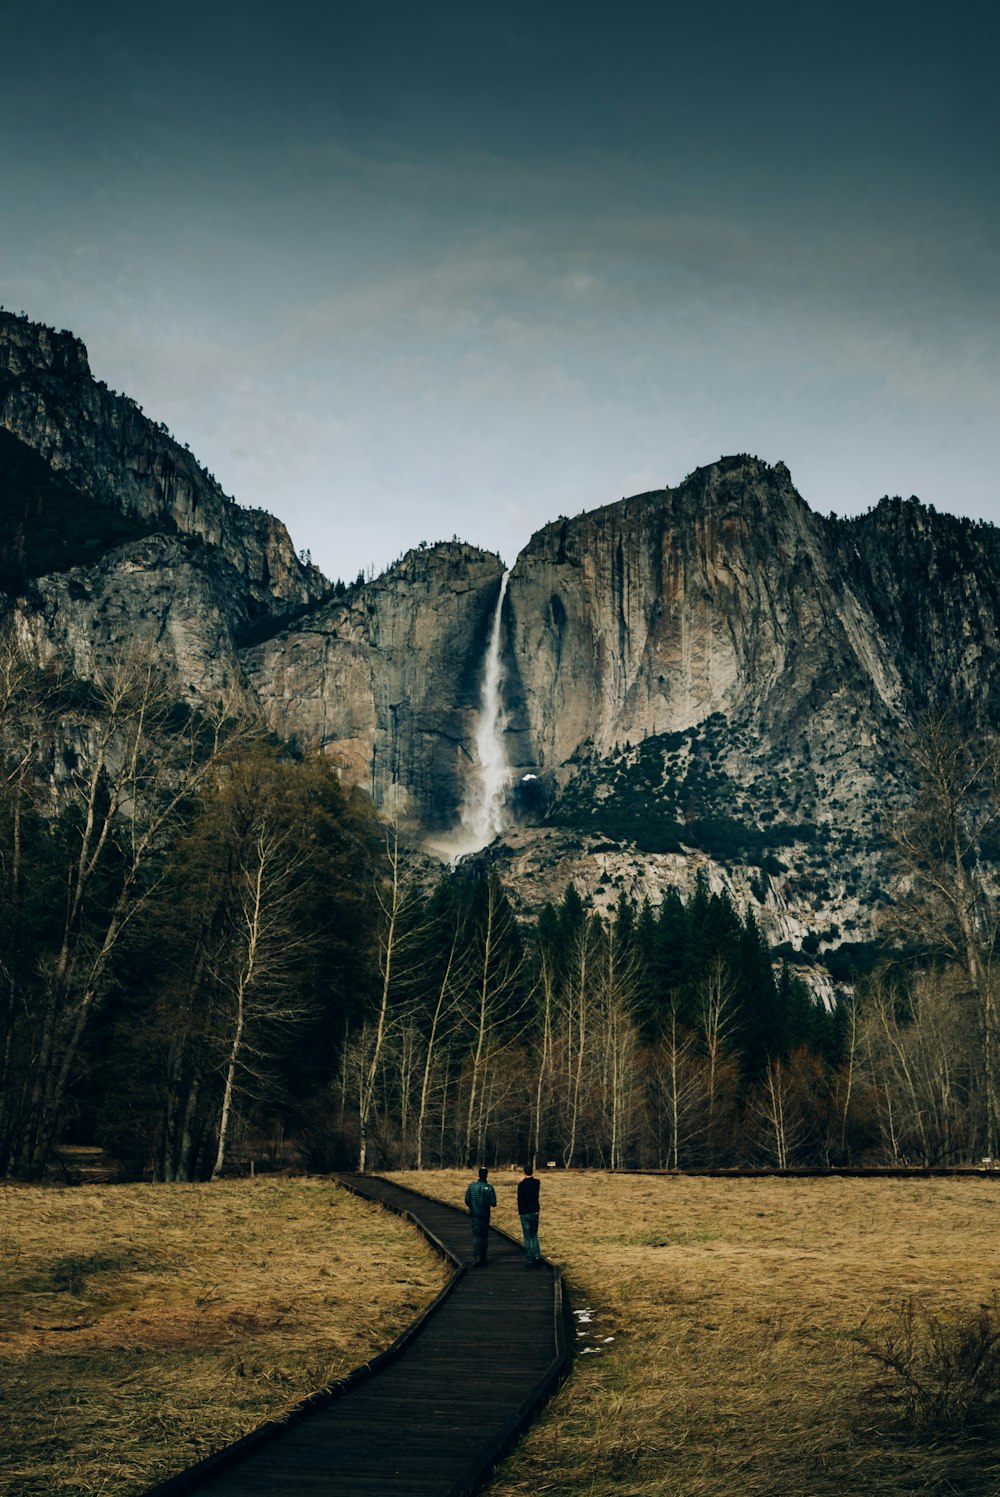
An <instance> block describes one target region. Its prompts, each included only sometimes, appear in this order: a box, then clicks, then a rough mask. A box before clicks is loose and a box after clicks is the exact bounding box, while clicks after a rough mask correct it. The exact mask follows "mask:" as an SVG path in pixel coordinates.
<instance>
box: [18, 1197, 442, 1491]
mask: <svg viewBox="0 0 1000 1497" xmlns="http://www.w3.org/2000/svg"><path fill="white" fill-rule="evenodd" d="M444 1279H445V1270H444V1267H443V1265H442V1264H441V1263H440V1261H439V1260H438V1259H437V1258H436V1256H435V1255H434V1254H433V1253H432V1252H431V1250H430V1249H429V1248H428V1247H427V1245H426V1244H425V1243H424V1242H423V1240H422V1239H421V1238H419V1237H418V1236H417V1234H416V1233H415V1232H414V1231H413V1229H412V1227H410V1226H408V1225H406V1224H405V1223H404V1222H402V1221H400V1220H399V1218H397V1217H395V1216H392V1215H391V1214H390V1213H388V1212H384V1211H381V1210H378V1209H376V1208H374V1207H372V1206H370V1205H367V1204H365V1203H363V1202H361V1201H359V1200H357V1199H355V1198H354V1197H352V1196H349V1195H347V1194H346V1193H345V1192H344V1191H341V1190H338V1189H337V1188H336V1187H335V1186H333V1185H331V1184H329V1183H327V1182H323V1181H317V1180H283V1179H268V1178H263V1179H258V1180H257V1181H256V1182H243V1181H241V1182H229V1181H225V1182H218V1183H216V1184H214V1185H170V1186H165V1185H160V1186H152V1185H129V1186H82V1187H79V1188H76V1189H68V1190H63V1189H52V1188H28V1187H13V1186H12V1187H7V1188H3V1187H0V1492H3V1493H4V1494H6V1497H41V1494H43V1493H44V1494H60V1497H82V1494H87V1497H90V1494H95V1493H102V1494H114V1497H125V1494H128V1493H132V1492H136V1491H140V1490H142V1489H143V1488H144V1487H145V1486H147V1485H149V1484H150V1483H152V1482H154V1481H156V1480H159V1479H161V1478H162V1477H164V1476H167V1475H169V1474H171V1473H172V1472H174V1471H177V1470H180V1469H181V1468H183V1467H184V1466H186V1465H189V1464H190V1463H191V1462H192V1461H194V1460H196V1459H198V1458H199V1457H201V1456H203V1455H206V1454H207V1453H208V1452H209V1451H210V1450H212V1449H216V1448H218V1447H219V1446H220V1445H222V1444H225V1443H227V1442H228V1441H229V1440H232V1439H234V1438H236V1437H237V1436H238V1435H240V1434H242V1433H244V1432H245V1431H246V1430H248V1429H251V1428H253V1426H254V1425H256V1424H259V1423H260V1422H261V1421H262V1420H263V1419H265V1418H268V1417H271V1416H274V1415H276V1414H280V1413H282V1412H283V1411H285V1410H286V1409H288V1408H290V1407H291V1406H292V1405H293V1404H295V1403H297V1402H298V1401H299V1400H300V1399H301V1398H303V1397H305V1396H306V1395H307V1394H308V1393H310V1392H312V1391H313V1390H314V1389H316V1388H319V1387H322V1386H323V1385H324V1384H326V1383H328V1382H330V1381H331V1380H333V1379H335V1378H337V1377H340V1376H342V1375H343V1374H344V1373H345V1372H347V1371H349V1370H350V1369H351V1368H352V1367H355V1366H357V1365H358V1364H359V1363H361V1362H363V1361H365V1360H366V1359H367V1358H368V1357H369V1356H371V1355H372V1354H373V1353H374V1352H376V1351H378V1350H380V1349H382V1348H383V1347H385V1346H386V1345H388V1344H389V1342H391V1341H392V1340H393V1339H394V1338H395V1336H396V1335H397V1334H398V1332H399V1331H400V1330H401V1329H402V1327H403V1326H404V1325H406V1324H408V1323H409V1321H410V1320H412V1319H413V1317H414V1315H415V1314H416V1313H417V1311H418V1310H419V1309H420V1308H421V1307H422V1306H423V1305H424V1304H426V1302H427V1301H428V1300H429V1299H430V1298H432V1296H433V1295H434V1294H435V1293H436V1292H437V1290H438V1288H439V1287H440V1285H441V1284H442V1283H443V1282H444Z"/></svg>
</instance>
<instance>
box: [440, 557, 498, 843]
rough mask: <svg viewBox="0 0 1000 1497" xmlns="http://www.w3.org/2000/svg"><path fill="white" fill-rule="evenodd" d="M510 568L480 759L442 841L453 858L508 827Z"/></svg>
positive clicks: (492, 646) (493, 634)
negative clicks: (506, 614) (504, 643)
mask: <svg viewBox="0 0 1000 1497" xmlns="http://www.w3.org/2000/svg"><path fill="white" fill-rule="evenodd" d="M509 578H510V572H509V571H506V572H504V574H503V577H502V579H501V582H500V595H499V597H498V598H497V606H496V609H495V611H494V614H493V625H492V628H491V629H490V641H489V644H488V646H487V649H486V664H485V668H484V671H483V690H482V697H481V699H480V706H479V717H478V719H477V721H476V759H477V763H476V764H475V766H474V767H473V770H472V775H471V778H470V782H469V785H468V788H467V789H466V793H465V800H464V802H463V804H462V811H461V826H460V827H458V828H456V830H455V832H454V833H453V835H452V836H451V837H449V838H448V839H447V842H446V843H443V844H440V847H441V850H442V851H447V854H448V856H449V857H451V858H452V859H453V860H454V859H456V858H460V857H463V856H464V855H465V854H466V853H470V852H478V851H479V849H480V848H481V847H487V846H488V845H489V843H491V842H492V841H493V838H494V837H496V836H498V835H499V834H500V832H501V831H503V828H504V824H505V822H504V800H505V798H506V794H507V787H508V785H509V784H510V768H509V766H508V764H507V755H506V752H505V750H504V742H503V726H504V716H503V706H502V703H501V700H500V687H501V685H502V683H503V660H502V659H501V652H500V637H501V619H502V615H503V604H504V598H505V597H506V596H507V582H508V580H509Z"/></svg>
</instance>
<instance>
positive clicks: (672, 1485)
mask: <svg viewBox="0 0 1000 1497" xmlns="http://www.w3.org/2000/svg"><path fill="white" fill-rule="evenodd" d="M393 1178H394V1179H397V1180H399V1181H400V1182H401V1183H404V1184H411V1185H413V1186H415V1187H416V1188H418V1189H421V1190H424V1191H425V1192H427V1193H428V1194H433V1195H437V1196H439V1197H440V1198H442V1199H445V1200H448V1201H451V1202H454V1203H455V1204H459V1203H460V1202H461V1200H462V1196H463V1194H464V1190H465V1186H466V1184H467V1181H468V1179H469V1178H471V1175H466V1174H463V1173H459V1172H455V1171H441V1172H434V1173H429V1172H426V1173H424V1174H422V1175H417V1174H416V1173H414V1172H407V1173H397V1174H395V1175H394V1176H393ZM491 1179H492V1180H493V1183H494V1184H495V1186H496V1190H497V1196H498V1202H499V1204H498V1209H497V1212H496V1213H495V1221H496V1222H497V1225H499V1226H504V1227H506V1228H507V1229H508V1230H509V1231H511V1232H513V1233H515V1234H516V1233H517V1229H518V1222H517V1215H516V1211H515V1203H514V1189H515V1185H516V1181H517V1179H518V1175H517V1174H509V1175H508V1174H507V1173H506V1172H501V1171H497V1172H496V1173H495V1174H493V1175H491ZM540 1236H541V1243H542V1250H543V1252H545V1253H546V1254H547V1255H548V1256H549V1257H551V1258H552V1259H553V1260H554V1261H555V1262H558V1263H560V1264H561V1265H562V1267H563V1269H564V1272H565V1274H566V1277H567V1281H568V1285H569V1288H570V1293H571V1296H572V1303H573V1307H574V1309H576V1310H582V1309H584V1308H585V1307H587V1306H589V1307H592V1309H593V1313H594V1319H593V1321H592V1322H591V1324H590V1325H584V1326H582V1327H581V1329H583V1330H584V1332H585V1334H584V1335H583V1336H581V1337H579V1338H578V1339H577V1349H578V1350H580V1349H582V1348H583V1347H587V1346H590V1347H598V1348H599V1350H598V1351H596V1352H594V1353H591V1354H589V1355H581V1356H580V1357H578V1358H577V1360H576V1363H575V1364H574V1369H573V1373H572V1376H571V1378H570V1380H569V1382H568V1383H567V1384H566V1385H565V1387H564V1388H563V1389H562V1390H561V1391H560V1393H559V1394H558V1395H557V1397H556V1398H555V1399H554V1400H553V1402H552V1403H551V1404H550V1405H549V1407H548V1409H547V1410H546V1411H545V1413H544V1414H543V1416H542V1418H541V1420H540V1421H539V1423H538V1424H537V1425H536V1426H535V1427H534V1428H533V1429H532V1430H531V1431H530V1432H529V1433H528V1435H527V1436H526V1437H525V1439H524V1440H523V1441H522V1442H521V1444H520V1445H519V1447H518V1449H517V1450H516V1451H515V1452H514V1454H513V1455H512V1457H511V1458H510V1460H509V1461H508V1462H507V1463H506V1464H505V1466H504V1468H503V1470H502V1472H501V1474H500V1476H499V1477H498V1479H497V1480H496V1482H495V1483H494V1485H493V1486H491V1487H490V1494H491V1497H515V1494H517V1497H524V1494H528V1493H530V1494H532V1497H537V1494H561V1497H569V1494H581V1497H582V1494H588V1497H589V1494H594V1497H604V1494H608V1493H620V1494H622V1497H654V1494H655V1497H667V1494H670V1497H827V1494H837V1497H844V1494H851V1497H854V1494H858V1493H865V1494H867V1497H897V1494H900V1493H935V1494H944V1493H951V1492H956V1491H962V1492H975V1493H996V1492H1000V1432H997V1431H994V1432H993V1437H992V1438H985V1439H983V1438H979V1439H976V1438H973V1437H972V1435H971V1434H970V1433H969V1432H963V1431H961V1430H960V1431H958V1432H957V1433H956V1432H955V1431H951V1432H950V1433H945V1432H937V1433H934V1432H927V1431H924V1432H923V1433H922V1434H921V1433H920V1432H917V1431H915V1430H913V1429H911V1428H909V1427H907V1426H906V1424H905V1423H904V1422H903V1421H901V1420H900V1418H899V1417H898V1413H897V1411H896V1410H895V1408H894V1407H893V1406H892V1405H891V1404H887V1403H886V1402H885V1401H884V1399H880V1398H878V1397H876V1395H875V1394H874V1392H873V1391H872V1390H873V1387H874V1385H875V1384H876V1383H877V1382H879V1381H880V1380H881V1379H882V1378H884V1370H883V1369H881V1368H879V1367H877V1366H875V1365H874V1364H873V1363H872V1362H871V1361H870V1360H868V1359H866V1358H865V1357H864V1355H863V1353H862V1349H861V1347H860V1345H859V1342H858V1341H857V1340H856V1333H857V1332H858V1329H859V1327H861V1326H862V1325H863V1324H866V1325H867V1326H868V1328H869V1329H874V1328H878V1327H879V1326H886V1325H892V1324H894V1323H896V1322H897V1321H898V1317H899V1313H900V1309H901V1307H902V1305H903V1304H904V1302H906V1301H908V1300H913V1299H915V1300H916V1301H917V1303H919V1304H920V1305H922V1306H925V1307H926V1308H927V1309H929V1310H930V1311H931V1312H932V1313H933V1314H935V1315H937V1316H939V1317H942V1318H943V1319H944V1320H948V1319H949V1318H951V1317H959V1316H963V1315H968V1314H970V1313H971V1312H973V1311H975V1310H976V1309H977V1308H978V1307H979V1306H980V1305H981V1304H984V1303H987V1302H989V1301H990V1300H991V1297H992V1295H993V1293H994V1291H995V1290H997V1288H998V1287H1000V1260H998V1254H1000V1179H992V1178H989V1179H956V1180H947V1179H934V1180H914V1181H908V1180H844V1179H839V1180H838V1179H829V1180H819V1179H816V1180H788V1179H784V1180H779V1179H753V1180H719V1179H682V1178H673V1177H642V1176H619V1177H614V1176H610V1175H605V1174H599V1173H594V1174H583V1173H581V1174H573V1173H570V1174H564V1173H563V1172H562V1171H560V1172H558V1173H556V1172H554V1171H553V1172H551V1173H550V1172H545V1173H544V1174H543V1177H542V1216H541V1233H540ZM605 1337H614V1340H612V1341H606V1340H605V1339H604V1338H605Z"/></svg>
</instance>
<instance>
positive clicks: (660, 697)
mask: <svg viewBox="0 0 1000 1497" xmlns="http://www.w3.org/2000/svg"><path fill="white" fill-rule="evenodd" d="M510 612H511V626H510V652H511V657H512V664H513V673H514V685H513V688H512V701H511V707H512V731H513V733H514V734H515V735H516V736H517V738H518V740H519V749H518V754H517V757H518V758H519V759H521V758H526V759H534V760H535V761H537V763H538V764H540V765H544V766H547V767H548V766H552V767H557V768H561V767H563V766H566V765H567V764H569V763H570V762H571V761H573V760H574V758H576V757H577V756H578V755H579V754H580V753H581V752H582V751H584V750H586V752H587V753H590V754H594V755H596V756H597V757H598V758H603V757H606V756H607V755H608V754H609V753H611V752H612V751H613V750H614V749H615V748H617V747H618V746H620V745H625V744H634V743H639V742H641V741H642V740H643V739H645V738H648V737H650V736H651V735H656V734H661V733H676V732H678V731H682V730H686V729H689V728H691V727H693V726H694V725H695V724H696V723H699V722H702V721H704V720H705V719H706V718H709V717H711V716H713V714H717V713H721V714H723V715H724V716H725V717H727V718H734V717H738V718H739V719H740V720H742V721H746V722H747V723H750V724H753V725H754V726H755V727H757V728H760V727H763V726H764V725H767V728H768V730H769V731H773V732H775V733H779V732H780V733H781V734H782V735H783V736H784V737H785V738H788V737H789V736H791V735H794V734H796V733H800V732H802V731H803V730H804V729H805V728H806V726H807V724H808V720H809V719H810V718H811V716H812V715H813V713H814V712H815V710H816V709H817V708H827V707H829V705H830V703H831V701H832V700H833V699H834V698H836V697H842V696H843V695H844V694H845V693H846V694H849V695H850V696H851V697H852V699H855V700H856V702H857V703H859V704H860V703H864V704H865V705H866V706H868V705H870V706H871V707H872V708H873V709H874V711H875V713H876V715H877V717H878V718H880V719H881V718H884V717H885V716H886V714H889V715H892V714H894V713H896V712H897V711H898V710H899V707H900V704H901V682H900V678H899V673H898V670H897V669H896V666H895V663H894V661H893V659H892V656H891V654H890V652H889V650H888V649H887V648H886V645H885V642H884V640H883V639H882V637H881V636H880V633H879V631H878V628H877V627H876V624H875V620H874V619H873V618H872V615H871V612H870V610H869V609H868V608H867V607H866V606H865V603H864V602H863V601H862V600H861V599H860V598H859V597H858V595H857V592H856V590H855V589H854V588H853V587H852V585H851V581H850V578H849V577H848V576H847V575H845V572H844V570H843V569H842V567H841V566H840V565H839V561H838V557H837V554H836V549H835V547H834V546H833V545H831V542H830V538H829V536H828V534H827V531H826V528H825V525H824V522H823V521H822V520H821V519H820V517H819V516H817V515H814V514H813V513H812V512H811V511H810V510H809V509H808V507H807V506H806V505H805V503H804V502H803V500H802V499H801V498H800V497H799V495H798V494H797V493H796V491H795V489H794V488H793V486H792V482H791V478H790V476H789V474H788V470H787V469H786V468H785V467H784V466H783V465H779V466H778V467H777V468H768V467H767V466H766V465H765V464H763V463H760V462H758V461H757V460H756V459H741V458H736V459H729V460H725V461H722V462H719V463H715V464H713V465H712V466H711V467H708V468H705V469H701V470H699V472H697V473H696V474H694V475H692V477H691V478H690V479H688V480H687V481H686V482H685V483H684V484H682V485H681V486H680V487H679V488H678V489H676V490H665V491H663V492H662V493H655V494H643V495H640V496H639V497H637V498H634V499H626V500H623V501H622V502H621V503H620V504H612V505H608V506H606V507H605V508H604V509H599V510H596V511H594V512H593V513H591V514H586V515H581V516H580V517H578V518H577V519H576V520H561V521H558V522H556V523H555V524H552V525H548V526H546V527H545V528H544V529H543V530H541V531H539V532H538V534H537V535H535V536H534V537H533V538H532V540H531V541H530V542H529V544H528V545H527V547H526V548H525V550H524V551H523V552H522V553H521V555H520V556H519V558H518V560H517V565H516V566H515V568H514V571H513V575H512V577H511V582H510Z"/></svg>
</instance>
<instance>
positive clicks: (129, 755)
mask: <svg viewBox="0 0 1000 1497" xmlns="http://www.w3.org/2000/svg"><path fill="white" fill-rule="evenodd" d="M89 690H90V693H91V698H92V703H93V706H92V710H91V711H90V712H89V714H88V723H87V728H86V737H87V750H86V756H85V758H83V759H82V760H81V761H80V762H79V763H78V765H77V768H76V770H75V773H74V777H73V786H72V789H73V798H74V802H75V805H74V808H73V814H72V817H71V818H70V825H71V826H72V832H71V842H70V847H69V851H70V853H71V857H70V861H69V865H68V868H67V876H66V883H65V897H64V906H63V912H62V920H61V934H60V937H59V941H58V944H57V948H56V950H55V953H54V955H53V957H52V959H51V961H50V962H49V964H48V966H47V969H46V972H45V1007H44V1016H43V1023H42V1029H41V1035H40V1042H39V1047H38V1054H37V1058H36V1062H35V1066H34V1081H33V1088H32V1104H31V1110H32V1117H31V1133H30V1149H29V1156H28V1170H29V1173H30V1174H31V1175H32V1176H33V1177H38V1176H39V1175H40V1174H41V1173H42V1171H43V1169H44V1167H45V1162H46V1160H47V1158H48V1155H49V1151H50V1149H51V1146H52V1142H53V1139H54V1137H55V1134H56V1131H57V1129H58V1127H59V1124H60V1121H61V1118H62V1112H63V1106H64V1102H65V1098H66V1093H67V1088H68V1086H69V1083H70V1080H71V1078H72V1076H73V1074H74V1069H75V1066H76V1062H77V1057H78V1055H79V1052H80V1047H81V1043H82V1041H83V1037H84V1034H85V1032H86V1030H87V1026H88V1024H89V1022H90V1019H91V1016H92V1014H93V1011H94V1008H95V1005H96V1004H97V1003H98V1002H99V1000H100V998H101V995H102V992H103V988H104V984H105V982H106V979H107V976H108V972H109V968H110V965H111V961H112V958H113V956H114V954H115V951H116V949H117V947H118V945H119V942H120V940H121V938H122V935H123V933H124V931H125V929H126V928H127V926H128V925H129V923H130V922H131V921H132V920H133V919H134V918H135V916H136V914H137V912H138V911H139V909H141V907H142V905H143V903H144V901H145V900H146V899H147V898H148V896H149V893H150V889H151V888H152V887H153V886H154V885H155V882H156V858H157V855H158V853H159V852H160V851H161V849H162V847H163V845H164V842H165V840H166V838H167V836H168V835H169V833H170V831H171V830H172V828H173V826H174V823H175V822H176V821H177V819H178V818H179V816H180V814H181V812H182V810H183V808H184V806H185V805H186V804H187V803H188V801H189V799H190V797H191V796H192V794H193V793H194V792H195V791H196V790H197V788H198V787H199V786H200V785H201V784H202V783H204V781H205V779H206V778H207V776H208V775H209V774H210V773H211V772H212V768H213V765H214V763H215V761H216V759H217V757H218V755H219V753H220V751H221V749H222V746H223V744H224V743H225V741H226V740H227V739H228V740H231V739H232V737H233V736H234V734H235V733H237V732H238V731H240V729H241V728H243V727H245V726H246V723H247V718H246V716H245V715H244V710H245V709H243V704H242V702H241V700H240V699H239V698H238V697H237V696H235V695H234V696H233V697H230V698H227V699H226V700H225V701H223V702H221V703H219V704H218V706H217V708H215V709H210V710H208V711H206V712H205V713H203V714H199V715H195V714H187V715H186V717H185V720H184V721H183V722H181V723H178V722H176V720H175V718H176V702H175V699H174V696H173V692H172V691H171V689H170V688H169V686H168V685H167V683H166V682H165V680H164V678H163V677H162V675H161V674H160V672H159V669H158V666H157V663H156V661H155V659H154V657H153V654H152V652H151V650H150V648H149V647H148V646H147V645H144V646H136V647H134V648H131V649H129V650H128V651H126V652H124V653H122V654H120V655H118V656H117V657H116V658H115V660H114V661H113V662H112V664H111V665H110V666H109V667H108V668H107V669H106V670H104V669H102V670H101V671H100V672H99V673H98V674H97V675H96V676H95V678H94V680H93V681H92V682H90V683H89ZM109 883H110V889H109V887H108V886H109Z"/></svg>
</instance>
